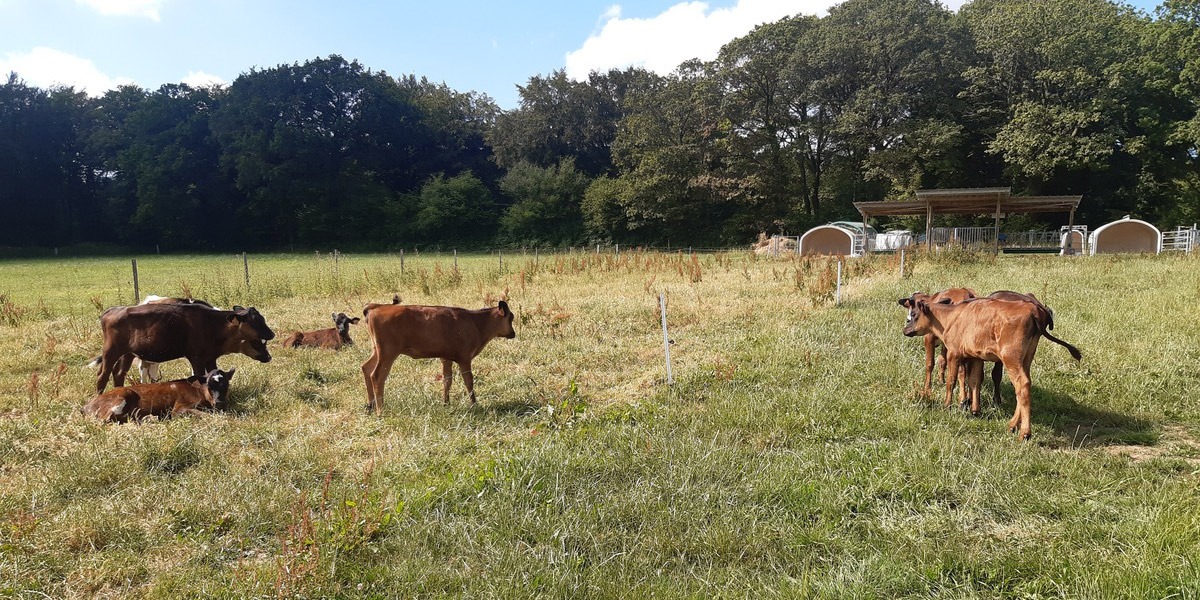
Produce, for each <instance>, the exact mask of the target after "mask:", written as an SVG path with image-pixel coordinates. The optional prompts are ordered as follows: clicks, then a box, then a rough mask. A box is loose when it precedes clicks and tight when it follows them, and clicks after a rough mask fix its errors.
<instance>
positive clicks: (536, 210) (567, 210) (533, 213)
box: [500, 157, 591, 245]
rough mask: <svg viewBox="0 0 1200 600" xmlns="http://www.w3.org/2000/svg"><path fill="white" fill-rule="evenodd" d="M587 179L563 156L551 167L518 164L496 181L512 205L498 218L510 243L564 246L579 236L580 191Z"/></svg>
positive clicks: (524, 163) (569, 159)
mask: <svg viewBox="0 0 1200 600" xmlns="http://www.w3.org/2000/svg"><path fill="white" fill-rule="evenodd" d="M590 183H591V179H590V178H589V177H588V176H587V175H585V174H583V173H581V172H580V171H578V170H577V169H575V159H574V158H571V157H567V158H564V159H562V160H561V161H560V162H559V163H558V164H557V165H555V166H553V167H548V168H543V167H539V166H536V165H533V164H530V163H527V162H522V163H518V164H517V165H515V166H513V168H511V169H509V170H508V173H506V174H505V175H504V178H503V179H501V180H500V189H501V190H502V191H503V192H504V193H505V195H507V196H508V197H509V198H511V199H512V204H511V205H510V206H509V207H508V209H507V210H505V212H504V216H503V217H501V218H500V229H501V234H502V235H503V237H504V238H506V239H507V240H508V241H510V242H519V243H542V244H551V245H567V244H574V243H578V242H580V241H581V240H582V239H583V213H582V211H581V208H580V207H581V205H582V204H583V197H584V193H585V192H586V191H587V188H588V185H589V184H590Z"/></svg>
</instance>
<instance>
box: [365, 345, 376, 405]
mask: <svg viewBox="0 0 1200 600" xmlns="http://www.w3.org/2000/svg"><path fill="white" fill-rule="evenodd" d="M377 364H379V346H374V347H373V348H372V349H371V357H370V358H368V359H367V362H365V363H363V364H362V374H363V383H365V384H366V386H367V410H368V411H370V410H374V408H375V384H374V382H372V381H371V373H374V372H375V365H377Z"/></svg>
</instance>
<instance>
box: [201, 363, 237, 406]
mask: <svg viewBox="0 0 1200 600" xmlns="http://www.w3.org/2000/svg"><path fill="white" fill-rule="evenodd" d="M236 370H237V369H230V370H228V371H222V370H220V369H213V370H212V371H209V372H208V373H205V374H204V379H203V383H204V385H205V387H207V388H208V392H209V394H211V395H212V405H211V406H210V407H209V408H216V407H217V405H218V404H220V403H221V401H222V400H224V399H225V396H226V395H227V394H228V393H229V382H230V380H232V379H233V372H234V371H236Z"/></svg>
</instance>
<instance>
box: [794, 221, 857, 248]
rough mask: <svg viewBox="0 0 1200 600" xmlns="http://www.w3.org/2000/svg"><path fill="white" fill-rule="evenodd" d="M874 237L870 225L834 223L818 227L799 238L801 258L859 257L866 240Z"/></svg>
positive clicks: (844, 222)
mask: <svg viewBox="0 0 1200 600" xmlns="http://www.w3.org/2000/svg"><path fill="white" fill-rule="evenodd" d="M874 237H875V229H874V228H873V227H871V226H870V225H866V224H863V223H855V222H852V221H834V222H833V223H830V224H828V225H819V226H817V227H813V228H812V229H809V230H808V231H806V232H804V235H802V236H800V254H801V256H811V255H815V254H824V255H841V256H861V255H862V253H863V249H864V248H865V247H866V244H867V240H868V239H873V238H874Z"/></svg>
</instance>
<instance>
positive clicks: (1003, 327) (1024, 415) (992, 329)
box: [900, 298, 1081, 439]
mask: <svg viewBox="0 0 1200 600" xmlns="http://www.w3.org/2000/svg"><path fill="white" fill-rule="evenodd" d="M906 302H907V306H908V307H909V311H908V320H907V322H906V323H905V325H904V335H906V336H909V337H911V336H914V335H925V334H927V333H932V334H934V335H936V336H937V337H938V338H939V339H941V340H942V343H943V344H945V346H946V352H947V358H948V361H949V363H950V366H949V373H950V375H949V376H948V377H947V378H946V401H947V403H948V402H949V401H950V396H951V393H952V390H953V384H954V379H955V378H956V377H955V374H956V373H957V370H958V363H959V362H961V361H962V360H964V359H982V360H989V361H999V362H1002V363H1004V370H1005V371H1008V378H1009V379H1010V380H1011V381H1012V383H1013V388H1015V389H1016V391H1017V406H1016V409H1015V410H1014V412H1013V416H1012V419H1010V420H1009V422H1008V428H1009V430H1010V431H1015V430H1018V429H1019V431H1020V437H1021V438H1022V439H1028V438H1029V435H1030V426H1031V417H1030V394H1031V391H1032V383H1033V382H1032V380H1031V378H1030V374H1029V368H1030V366H1031V365H1032V364H1033V357H1034V354H1035V353H1036V352H1037V345H1038V340H1040V339H1041V338H1042V337H1045V338H1046V339H1048V340H1050V341H1052V342H1055V343H1057V344H1060V345H1062V346H1063V347H1065V348H1066V349H1067V350H1068V351H1069V352H1070V353H1071V356H1072V357H1073V358H1075V359H1076V360H1079V359H1080V358H1081V355H1080V353H1079V349H1078V348H1076V347H1075V346H1072V345H1071V344H1069V343H1067V342H1064V341H1062V340H1060V339H1058V338H1056V337H1054V336H1053V335H1051V334H1050V333H1049V332H1047V331H1046V323H1045V322H1044V321H1041V320H1040V319H1039V313H1040V312H1041V311H1042V310H1044V307H1040V308H1039V305H1035V304H1034V303H1032V302H1024V301H1009V300H997V299H994V298H976V299H973V300H968V301H966V302H963V303H962V304H932V303H930V302H928V301H926V300H923V299H916V300H914V299H912V298H904V299H901V300H900V303H901V304H905V303H906ZM979 373H980V375H982V368H981V369H979ZM974 383H976V384H977V382H974ZM973 387H974V390H975V393H974V394H973V397H972V403H971V408H972V411H973V412H978V410H979V394H978V386H977V385H973Z"/></svg>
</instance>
